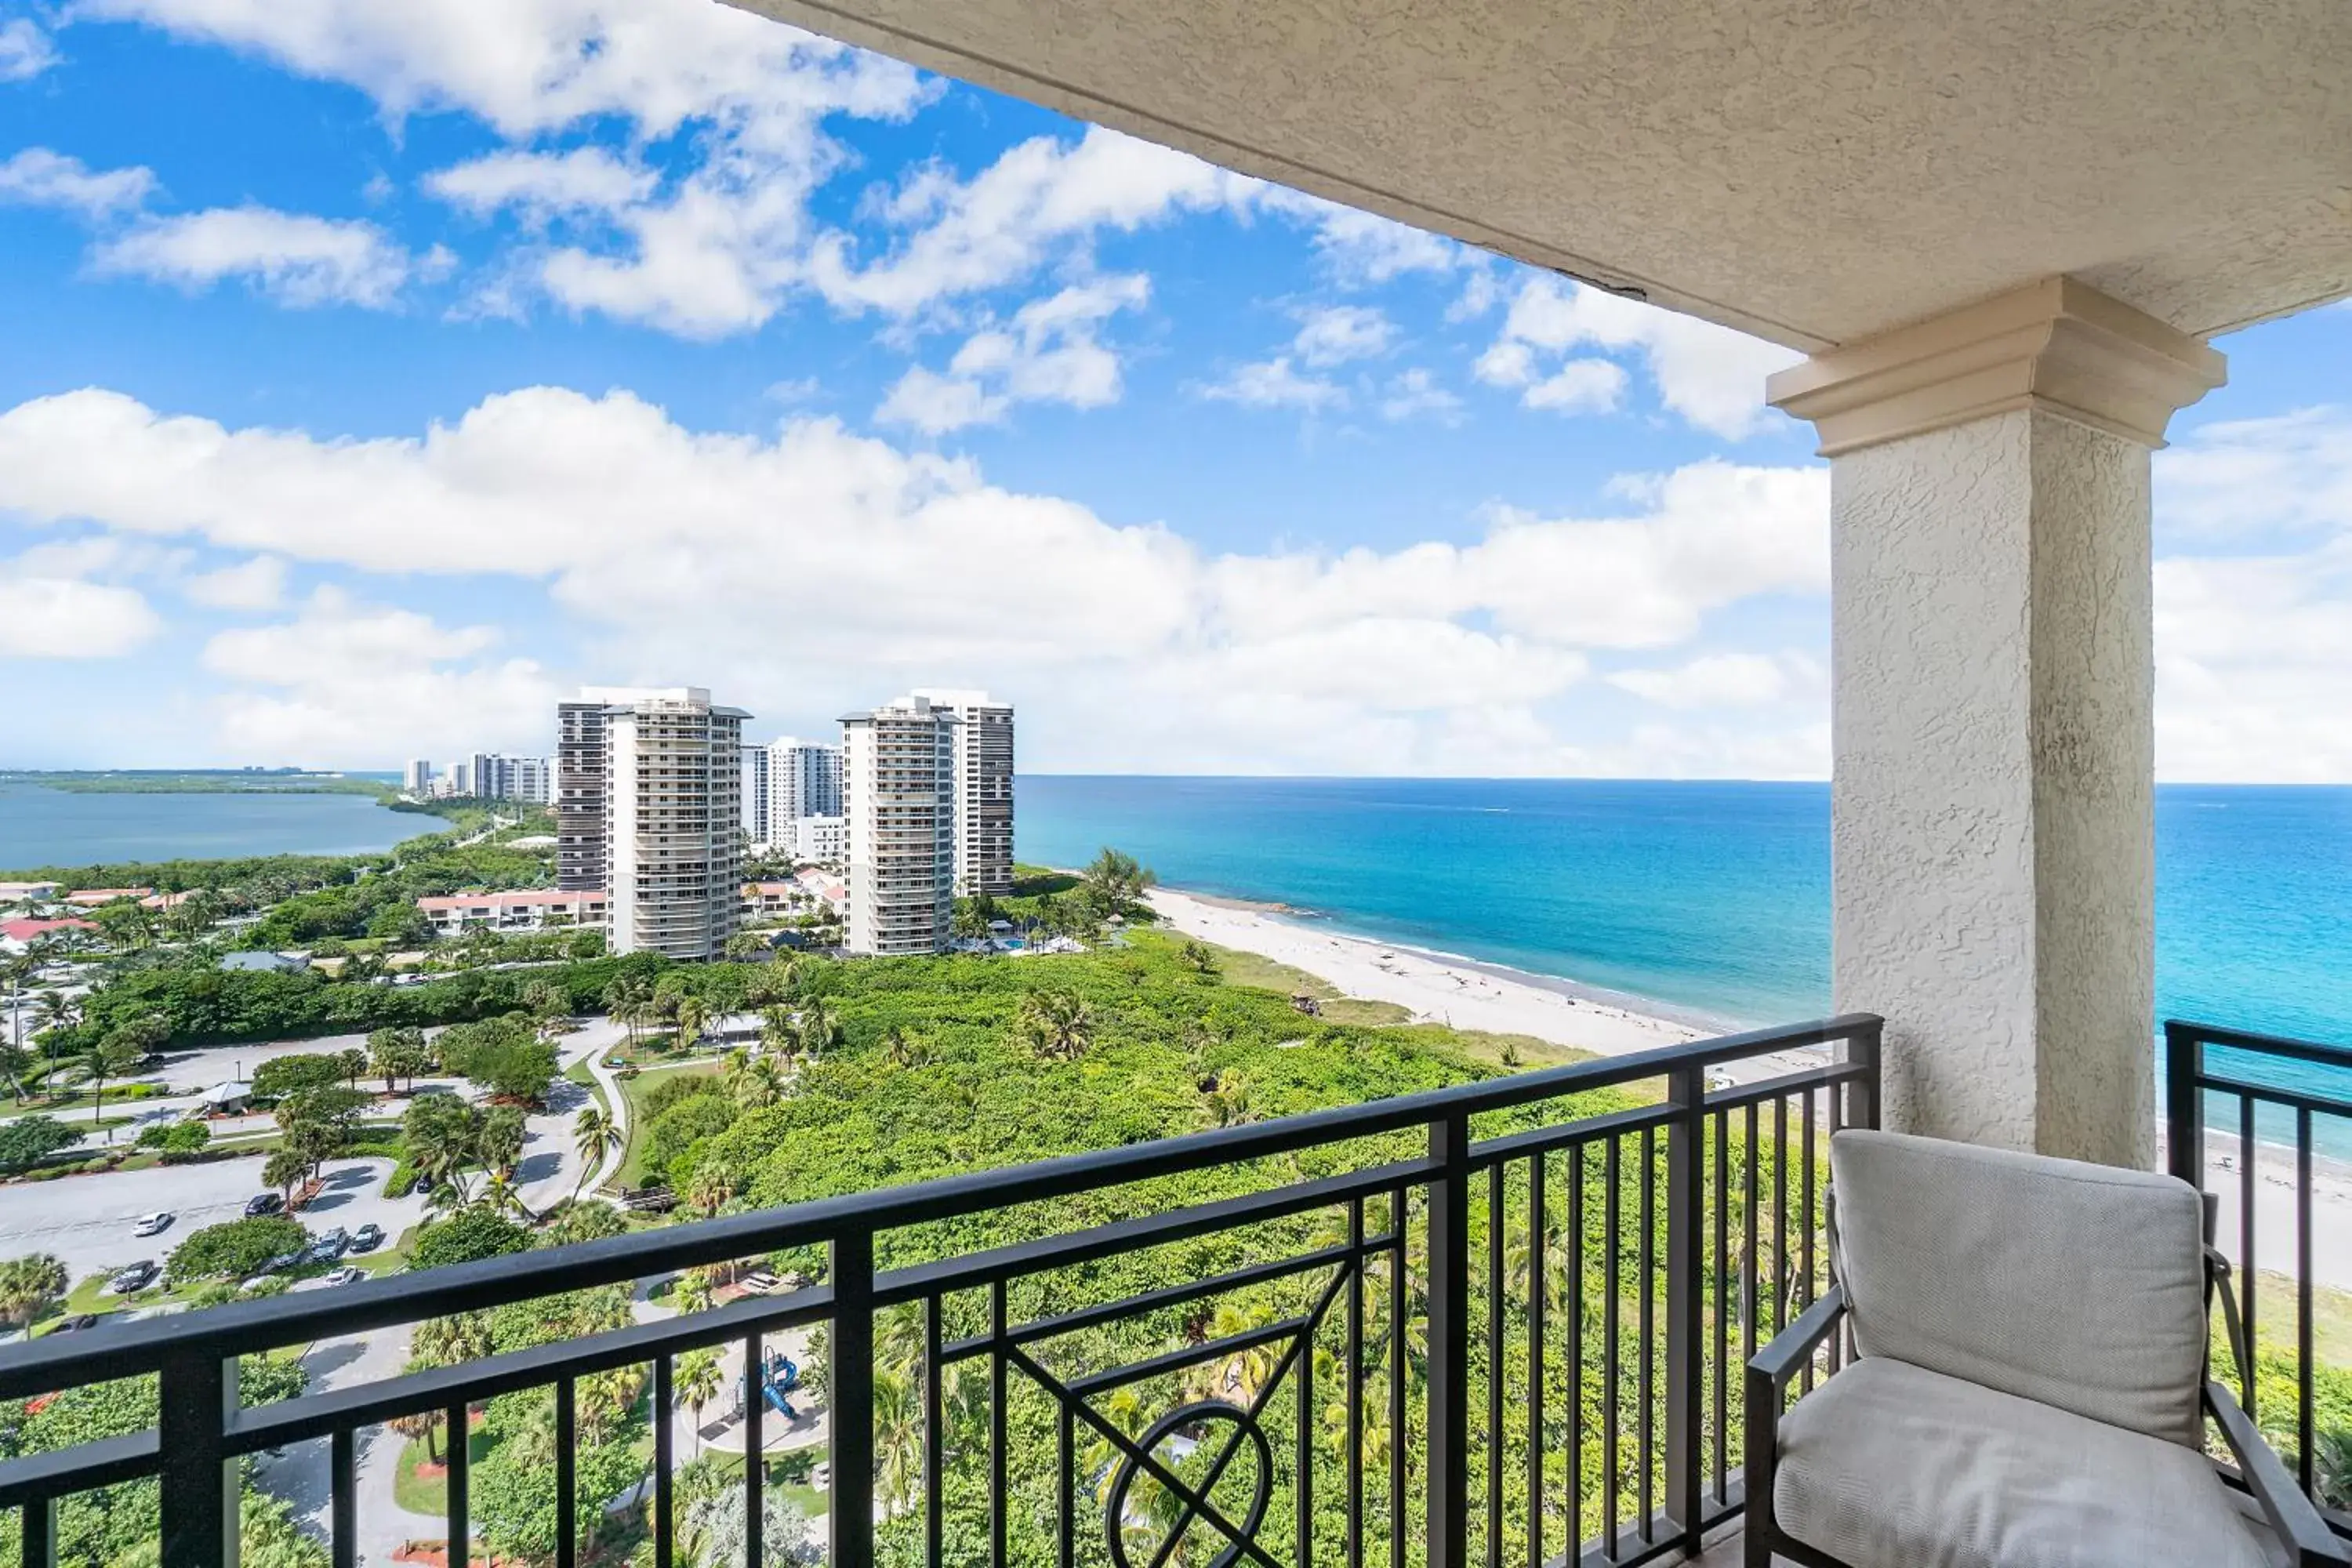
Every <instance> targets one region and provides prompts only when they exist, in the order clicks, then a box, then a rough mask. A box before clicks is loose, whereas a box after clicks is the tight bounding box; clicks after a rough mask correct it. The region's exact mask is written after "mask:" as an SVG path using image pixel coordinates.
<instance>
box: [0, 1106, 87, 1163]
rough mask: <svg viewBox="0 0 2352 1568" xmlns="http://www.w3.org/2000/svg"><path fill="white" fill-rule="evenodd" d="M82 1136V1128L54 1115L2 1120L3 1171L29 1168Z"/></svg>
mask: <svg viewBox="0 0 2352 1568" xmlns="http://www.w3.org/2000/svg"><path fill="white" fill-rule="evenodd" d="M80 1139H81V1133H80V1131H79V1130H77V1129H75V1128H71V1127H68V1126H67V1125H66V1124H65V1123H64V1122H62V1121H58V1120H57V1118H55V1117H53V1116H18V1117H15V1118H13V1119H11V1120H9V1121H0V1172H5V1173H8V1174H10V1175H14V1174H15V1173H17V1172H19V1171H25V1170H29V1169H31V1168H32V1167H33V1166H35V1165H37V1164H39V1163H41V1162H42V1161H44V1160H46V1159H47V1158H48V1157H49V1156H50V1155H52V1154H54V1153H56V1152H58V1151H59V1150H61V1149H69V1148H71V1147H72V1146H73V1145H74V1144H75V1143H77V1142H79V1141H80Z"/></svg>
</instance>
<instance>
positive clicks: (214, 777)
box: [0, 768, 392, 795]
mask: <svg viewBox="0 0 2352 1568" xmlns="http://www.w3.org/2000/svg"><path fill="white" fill-rule="evenodd" d="M0 784H33V785H37V787H39V788H41V789H54V790H63V791H64V792H66V793H67V794H68V795H383V794H384V793H386V792H387V791H388V790H389V789H391V787H392V786H391V785H389V784H383V783H381V782H379V781H377V780H374V779H360V778H352V777H349V776H348V775H346V774H343V773H304V772H303V771H301V770H300V769H299V768H122V769H109V770H106V771H103V772H92V771H63V772H55V773H48V772H35V771H24V770H19V771H14V772H8V773H0Z"/></svg>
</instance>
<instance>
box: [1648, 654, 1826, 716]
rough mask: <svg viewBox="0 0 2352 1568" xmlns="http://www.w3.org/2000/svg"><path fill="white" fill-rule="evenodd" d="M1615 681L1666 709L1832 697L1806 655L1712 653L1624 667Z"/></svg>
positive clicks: (1815, 664) (1758, 704) (1817, 663)
mask: <svg viewBox="0 0 2352 1568" xmlns="http://www.w3.org/2000/svg"><path fill="white" fill-rule="evenodd" d="M1606 679H1607V680H1608V681H1609V684H1611V685H1612V686H1615V687H1619V688H1622V689H1624V690H1627V691H1630V692H1632V693H1633V694H1634V695H1635V696H1636V697H1642V698H1646V699H1647V700H1650V701H1652V702H1655V703H1657V704H1658V705H1659V706H1661V707H1664V708H1673V709H1676V710H1689V709H1696V708H1760V707H1764V706H1767V705H1769V704H1771V703H1775V702H1785V701H1787V700H1790V698H1791V697H1796V696H1802V697H1804V698H1807V699H1809V700H1825V699H1826V698H1827V696H1828V683H1827V679H1826V675H1825V672H1824V671H1823V670H1822V666H1821V663H1820V661H1819V660H1817V659H1813V658H1808V657H1806V656H1804V655H1802V654H1785V655H1781V656H1780V657H1777V658H1776V657H1773V656H1771V655H1769V654H1760V653H1719V654H1707V655H1705V656H1703V657H1701V658H1694V659H1692V660H1690V661H1689V662H1687V663H1685V664H1682V665H1678V666H1675V667H1674V668H1665V669H1621V670H1618V671H1616V672H1614V673H1613V674H1611V675H1610V676H1608V677H1607V678H1606Z"/></svg>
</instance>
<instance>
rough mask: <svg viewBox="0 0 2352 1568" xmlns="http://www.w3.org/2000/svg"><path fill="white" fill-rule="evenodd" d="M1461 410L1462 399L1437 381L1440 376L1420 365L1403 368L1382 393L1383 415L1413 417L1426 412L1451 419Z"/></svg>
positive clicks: (1399, 418) (1450, 421) (1400, 417)
mask: <svg viewBox="0 0 2352 1568" xmlns="http://www.w3.org/2000/svg"><path fill="white" fill-rule="evenodd" d="M1461 411H1462V399H1461V398H1459V397H1457V396H1455V395H1454V394H1453V393H1451V392H1448V391H1447V390H1446V389H1445V388H1444V387H1442V386H1440V385H1438V384H1437V378H1436V377H1434V376H1433V375H1431V374H1429V372H1427V371H1425V370H1422V369H1420V368H1418V367H1416V368H1414V369H1412V370H1408V371H1402V372H1400V373H1399V374H1396V375H1394V376H1392V377H1391V378H1390V380H1389V384H1388V386H1387V387H1386V388H1385V389H1384V390H1383V391H1382V392H1381V418H1383V419H1396V420H1402V419H1412V418H1415V417H1417V416H1421V415H1423V414H1426V415H1429V416H1433V417H1434V418H1437V419H1441V420H1444V421H1445V422H1447V423H1449V424H1450V423H1452V422H1453V421H1454V418H1455V416H1458V415H1459V414H1460V413H1461Z"/></svg>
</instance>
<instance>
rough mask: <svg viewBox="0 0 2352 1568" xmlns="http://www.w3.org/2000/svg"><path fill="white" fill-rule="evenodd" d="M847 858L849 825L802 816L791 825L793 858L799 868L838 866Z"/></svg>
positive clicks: (837, 819)
mask: <svg viewBox="0 0 2352 1568" xmlns="http://www.w3.org/2000/svg"><path fill="white" fill-rule="evenodd" d="M847 858H849V822H848V819H847V818H846V817H841V816H803V817H802V818H801V819H800V820H799V821H797V822H795V823H793V861H794V862H795V863H797V864H800V865H803V866H838V865H840V864H842V863H843V862H844V861H845V860H846V859H847Z"/></svg>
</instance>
